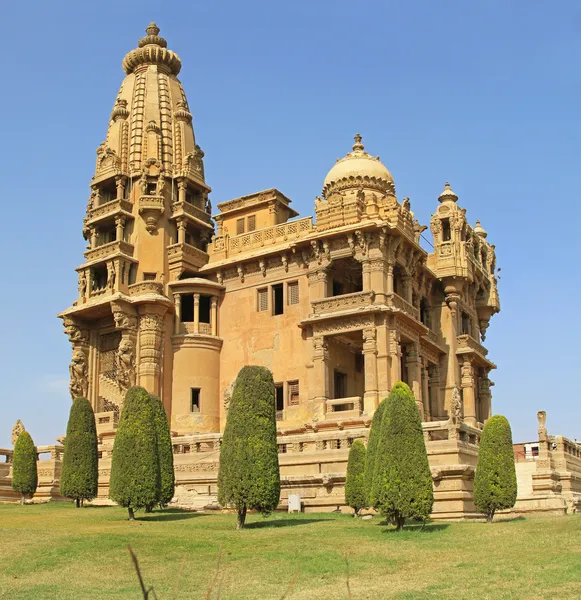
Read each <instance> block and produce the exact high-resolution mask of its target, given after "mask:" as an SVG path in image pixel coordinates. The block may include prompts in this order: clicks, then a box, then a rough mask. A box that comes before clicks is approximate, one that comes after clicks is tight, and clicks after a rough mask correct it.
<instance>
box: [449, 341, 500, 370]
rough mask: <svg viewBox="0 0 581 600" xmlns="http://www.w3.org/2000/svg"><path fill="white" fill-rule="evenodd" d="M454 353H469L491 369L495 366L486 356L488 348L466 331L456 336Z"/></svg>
mask: <svg viewBox="0 0 581 600" xmlns="http://www.w3.org/2000/svg"><path fill="white" fill-rule="evenodd" d="M456 354H457V355H463V354H471V355H472V356H473V357H474V358H475V359H476V362H478V363H479V364H481V365H483V366H486V367H490V368H493V369H494V368H496V365H495V364H494V363H492V362H490V361H489V360H488V359H487V358H486V355H487V354H488V350H487V349H486V348H485V347H484V346H483V345H482V344H480V343H479V342H478V341H477V340H475V339H474V338H473V337H472V336H471V335H468V334H467V333H464V334H462V335H459V336H458V337H457V338H456Z"/></svg>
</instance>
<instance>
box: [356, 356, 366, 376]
mask: <svg viewBox="0 0 581 600" xmlns="http://www.w3.org/2000/svg"><path fill="white" fill-rule="evenodd" d="M363 360H364V359H363V354H362V353H361V352H358V353H357V354H356V355H355V371H357V373H363V364H364V362H363Z"/></svg>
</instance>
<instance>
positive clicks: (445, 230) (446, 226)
mask: <svg viewBox="0 0 581 600" xmlns="http://www.w3.org/2000/svg"><path fill="white" fill-rule="evenodd" d="M451 239H452V230H451V229H450V219H442V241H443V242H449V241H450V240H451Z"/></svg>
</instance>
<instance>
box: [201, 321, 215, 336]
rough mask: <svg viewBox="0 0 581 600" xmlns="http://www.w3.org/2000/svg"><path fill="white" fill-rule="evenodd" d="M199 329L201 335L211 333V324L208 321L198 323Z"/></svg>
mask: <svg viewBox="0 0 581 600" xmlns="http://www.w3.org/2000/svg"><path fill="white" fill-rule="evenodd" d="M199 330H200V333H202V334H203V335H212V325H210V323H199Z"/></svg>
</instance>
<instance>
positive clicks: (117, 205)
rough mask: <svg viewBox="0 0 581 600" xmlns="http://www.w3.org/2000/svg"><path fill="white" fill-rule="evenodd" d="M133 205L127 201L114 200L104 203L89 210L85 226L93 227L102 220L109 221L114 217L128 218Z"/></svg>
mask: <svg viewBox="0 0 581 600" xmlns="http://www.w3.org/2000/svg"><path fill="white" fill-rule="evenodd" d="M132 209H133V204H131V202H129V200H123V199H120V200H119V199H116V200H111V201H109V202H105V203H104V204H101V205H100V206H96V207H94V208H91V209H90V210H89V211H88V214H87V220H86V224H87V225H93V224H95V223H97V222H98V221H102V220H103V219H110V218H112V217H115V216H122V215H123V216H126V217H130V216H132V215H131V211H132Z"/></svg>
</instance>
